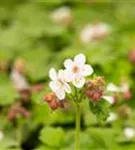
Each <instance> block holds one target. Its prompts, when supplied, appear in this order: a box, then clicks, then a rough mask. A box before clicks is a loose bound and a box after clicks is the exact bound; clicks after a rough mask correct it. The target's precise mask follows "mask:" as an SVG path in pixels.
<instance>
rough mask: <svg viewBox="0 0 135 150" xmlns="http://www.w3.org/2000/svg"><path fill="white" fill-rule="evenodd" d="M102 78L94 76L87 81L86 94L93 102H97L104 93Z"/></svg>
mask: <svg viewBox="0 0 135 150" xmlns="http://www.w3.org/2000/svg"><path fill="white" fill-rule="evenodd" d="M104 85H105V82H104V79H103V78H102V77H96V78H94V79H93V80H90V81H88V83H87V90H86V95H87V96H88V98H89V99H90V100H92V101H93V102H98V101H99V100H100V99H101V97H102V96H103V94H104Z"/></svg>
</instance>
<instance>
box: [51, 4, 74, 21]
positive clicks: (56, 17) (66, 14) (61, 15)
mask: <svg viewBox="0 0 135 150" xmlns="http://www.w3.org/2000/svg"><path fill="white" fill-rule="evenodd" d="M70 18H71V10H70V9H69V8H68V7H61V8H58V9H56V10H54V11H53V12H52V13H51V19H52V20H53V21H54V22H56V23H62V22H64V21H65V20H68V19H70Z"/></svg>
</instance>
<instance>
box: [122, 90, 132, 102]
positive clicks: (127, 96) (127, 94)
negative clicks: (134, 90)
mask: <svg viewBox="0 0 135 150" xmlns="http://www.w3.org/2000/svg"><path fill="white" fill-rule="evenodd" d="M131 97H132V94H131V92H130V91H127V92H125V93H123V98H124V99H125V100H130V99H131Z"/></svg>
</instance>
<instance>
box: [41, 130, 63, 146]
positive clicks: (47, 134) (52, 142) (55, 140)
mask: <svg viewBox="0 0 135 150" xmlns="http://www.w3.org/2000/svg"><path fill="white" fill-rule="evenodd" d="M39 139H40V140H41V141H42V142H43V143H44V144H45V145H47V146H50V147H55V148H58V147H61V145H62V143H63V139H64V131H63V130H62V128H52V127H45V128H43V129H42V130H41V133H40V137H39Z"/></svg>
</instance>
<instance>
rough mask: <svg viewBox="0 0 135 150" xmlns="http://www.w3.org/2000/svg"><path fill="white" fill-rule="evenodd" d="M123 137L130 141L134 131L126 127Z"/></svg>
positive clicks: (134, 134) (134, 133)
mask: <svg viewBox="0 0 135 150" xmlns="http://www.w3.org/2000/svg"><path fill="white" fill-rule="evenodd" d="M124 135H125V137H126V138H127V139H129V140H130V139H132V138H133V137H134V136H135V129H133V128H130V127H127V128H125V129H124Z"/></svg>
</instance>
